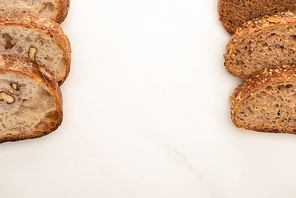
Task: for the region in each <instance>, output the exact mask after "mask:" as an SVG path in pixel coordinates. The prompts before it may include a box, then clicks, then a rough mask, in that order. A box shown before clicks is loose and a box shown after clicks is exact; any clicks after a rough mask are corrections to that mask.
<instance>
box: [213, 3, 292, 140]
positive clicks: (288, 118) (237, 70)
mask: <svg viewBox="0 0 296 198" xmlns="http://www.w3.org/2000/svg"><path fill="white" fill-rule="evenodd" d="M225 2H227V4H229V5H230V2H234V0H233V1H228V0H221V1H220V4H219V6H220V7H218V10H219V11H220V12H219V13H220V21H221V22H222V24H223V23H224V22H223V18H222V20H221V13H224V12H222V11H221V10H223V9H225V4H226V3H225ZM238 2H239V3H238V4H243V5H247V2H249V3H250V2H252V1H238ZM256 2H258V3H257V4H254V5H251V6H249V7H248V8H249V9H244V11H243V12H244V15H239V14H238V13H236V14H237V16H236V17H235V13H232V14H231V15H232V16H231V17H232V20H229V19H228V22H233V21H234V20H235V19H237V18H239V20H237V21H241V20H242V18H244V19H245V18H247V19H249V18H248V17H246V14H245V13H246V12H251V11H253V13H252V14H254V16H258V15H260V13H259V11H257V10H256V8H258V7H260V6H259V4H260V3H261V4H264V2H265V3H266V2H269V1H256ZM285 2H289V3H287V4H286V5H285V6H286V8H287V9H289V8H292V7H293V6H296V2H295V1H278V4H277V6H278V7H279V8H284V7H285V6H284V5H283V4H284V3H285ZM222 4H223V6H224V7H223V6H222ZM280 5H283V6H280ZM232 6H233V7H236V9H237V10H240V9H239V8H238V7H239V5H237V6H234V5H233V4H232ZM252 6H253V9H251V8H252ZM222 7H223V8H222ZM293 8H294V7H293ZM241 9H242V8H241ZM268 9H271V10H274V9H273V8H272V7H267V8H266V9H264V7H260V8H259V10H265V11H266V10H268ZM295 9H296V7H295ZM265 11H264V12H263V14H272V15H266V16H262V17H259V18H255V19H250V20H249V21H246V22H245V23H243V24H242V25H239V23H238V22H233V24H235V25H234V26H233V27H232V29H234V28H237V29H236V31H235V33H234V34H233V36H232V38H231V39H230V41H229V43H228V44H227V46H226V52H225V54H224V59H225V62H224V65H225V67H226V70H227V71H228V72H229V73H230V74H231V75H233V76H237V77H241V78H245V80H244V82H243V83H242V84H241V85H239V86H238V87H237V88H236V89H235V90H234V93H233V95H232V96H231V97H230V102H231V117H232V121H233V123H234V124H235V125H236V126H237V127H239V128H243V129H248V130H254V131H260V132H276V133H293V134H296V11H285V12H279V13H277V14H274V13H273V12H270V13H266V12H265ZM224 14H225V13H224ZM252 14H249V15H248V16H251V15H252ZM229 15H230V14H229ZM223 25H224V27H225V29H226V30H227V31H228V32H230V33H232V31H229V29H228V26H227V25H225V24H223ZM228 25H229V23H228ZM236 25H237V27H236Z"/></svg>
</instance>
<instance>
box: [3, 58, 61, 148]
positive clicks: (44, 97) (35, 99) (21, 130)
mask: <svg viewBox="0 0 296 198" xmlns="http://www.w3.org/2000/svg"><path fill="white" fill-rule="evenodd" d="M62 117H63V112H62V95H61V92H60V89H59V86H58V83H57V82H56V80H55V78H54V77H53V75H52V74H51V72H50V71H49V70H47V69H46V68H44V67H42V66H39V65H37V64H36V62H34V61H32V60H30V59H28V58H24V57H19V56H12V55H0V143H2V142H5V141H17V140H22V139H28V138H37V137H41V136H44V135H46V134H48V133H50V132H52V131H54V130H56V129H57V128H58V126H59V125H60V124H61V122H62Z"/></svg>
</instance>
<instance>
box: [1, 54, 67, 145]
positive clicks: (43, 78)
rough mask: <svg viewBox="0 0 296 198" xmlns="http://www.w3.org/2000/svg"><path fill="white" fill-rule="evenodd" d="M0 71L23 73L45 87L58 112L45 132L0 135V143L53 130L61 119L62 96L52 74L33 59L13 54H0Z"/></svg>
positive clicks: (38, 135)
mask: <svg viewBox="0 0 296 198" xmlns="http://www.w3.org/2000/svg"><path fill="white" fill-rule="evenodd" d="M0 72H11V73H17V74H20V75H25V76H27V77H29V78H31V79H32V80H34V81H37V82H38V83H41V84H43V85H44V86H45V87H47V88H48V89H47V91H49V93H50V94H51V95H52V96H53V97H54V99H55V106H56V110H57V111H58V113H59V118H58V119H57V121H56V122H55V125H54V126H52V127H51V128H50V129H49V130H47V131H45V132H40V131H34V132H32V133H31V134H27V135H26V134H18V135H9V136H5V137H1V136H0V143H3V142H6V141H18V140H24V139H33V138H38V137H41V136H44V135H47V134H49V133H51V132H53V131H55V130H56V129H57V128H58V127H59V126H60V125H61V123H62V120H63V98H62V93H61V90H60V88H59V85H58V83H57V81H56V80H55V78H54V76H53V74H52V73H51V72H50V71H49V70H48V69H46V68H45V67H43V66H40V65H38V64H37V63H36V62H35V61H33V60H31V59H29V58H25V57H20V56H14V55H0Z"/></svg>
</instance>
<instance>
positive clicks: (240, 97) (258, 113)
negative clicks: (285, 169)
mask: <svg viewBox="0 0 296 198" xmlns="http://www.w3.org/2000/svg"><path fill="white" fill-rule="evenodd" d="M230 101H231V117H232V121H233V123H234V124H235V125H236V126H237V127H239V128H243V129H248V130H254V131H261V132H275V133H293V134H296V103H295V101H296V65H293V66H288V65H283V66H276V67H272V68H268V69H264V70H262V71H259V72H257V73H255V75H254V76H253V77H251V78H248V79H246V80H245V81H244V82H243V83H242V84H241V85H240V86H238V87H237V88H236V89H235V90H234V93H233V94H232V96H231V97H230Z"/></svg>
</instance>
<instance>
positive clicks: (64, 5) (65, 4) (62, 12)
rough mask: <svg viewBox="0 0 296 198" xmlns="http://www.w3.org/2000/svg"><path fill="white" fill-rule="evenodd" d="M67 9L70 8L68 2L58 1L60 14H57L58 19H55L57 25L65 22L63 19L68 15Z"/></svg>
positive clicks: (67, 0) (66, 0)
mask: <svg viewBox="0 0 296 198" xmlns="http://www.w3.org/2000/svg"><path fill="white" fill-rule="evenodd" d="M69 8H70V0H61V1H60V14H59V17H57V20H56V22H57V23H60V24H61V23H62V22H63V21H64V20H65V18H66V17H67V15H68V12H69Z"/></svg>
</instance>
